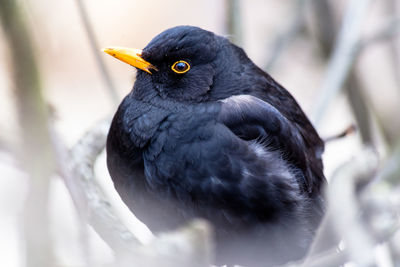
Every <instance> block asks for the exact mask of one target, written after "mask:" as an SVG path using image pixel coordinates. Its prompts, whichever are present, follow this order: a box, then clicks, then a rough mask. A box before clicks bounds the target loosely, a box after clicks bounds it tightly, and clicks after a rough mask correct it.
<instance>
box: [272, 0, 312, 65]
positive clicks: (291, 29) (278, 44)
mask: <svg viewBox="0 0 400 267" xmlns="http://www.w3.org/2000/svg"><path fill="white" fill-rule="evenodd" d="M317 2H318V1H317ZM307 3H308V0H297V1H296V2H295V4H294V6H293V13H294V14H293V15H292V16H290V20H289V23H288V26H287V28H286V29H285V31H283V32H282V33H281V34H279V35H278V36H277V37H276V39H275V41H274V43H273V45H272V49H271V54H270V57H269V59H268V60H267V64H266V65H265V68H264V69H265V70H267V71H271V69H272V68H273V67H274V66H275V64H276V62H277V61H278V58H279V57H280V56H281V54H282V52H283V51H284V49H285V48H286V47H287V46H288V45H289V44H290V42H292V41H293V39H294V38H295V37H296V35H297V34H298V33H299V32H300V30H301V28H302V27H303V26H304V21H303V20H304V12H305V8H306V4H307Z"/></svg>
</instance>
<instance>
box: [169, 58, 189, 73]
mask: <svg viewBox="0 0 400 267" xmlns="http://www.w3.org/2000/svg"><path fill="white" fill-rule="evenodd" d="M171 69H172V70H173V71H174V72H175V73H178V74H183V73H186V72H188V71H189V70H190V65H189V63H187V62H186V61H184V60H179V61H177V62H175V63H174V64H172V66H171Z"/></svg>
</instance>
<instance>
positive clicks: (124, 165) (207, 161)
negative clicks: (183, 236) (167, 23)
mask: <svg viewBox="0 0 400 267" xmlns="http://www.w3.org/2000/svg"><path fill="white" fill-rule="evenodd" d="M104 51H105V52H107V53H108V54H110V55H112V56H114V57H116V58H118V59H120V60H122V61H124V62H126V63H128V64H130V65H132V66H134V67H136V68H138V69H139V70H138V72H137V75H136V81H135V84H134V86H133V89H132V91H131V92H130V93H129V94H128V95H127V96H126V97H125V99H124V100H123V101H122V103H121V104H120V106H119V108H118V111H117V112H116V114H115V116H114V119H113V121H112V124H111V128H110V131H109V134H108V139H107V165H108V169H109V172H110V174H111V177H112V179H113V182H114V186H115V188H116V190H117V191H118V193H119V194H120V196H121V198H122V199H123V201H124V202H125V203H126V204H127V206H128V207H129V208H130V209H131V211H132V212H133V213H134V214H135V215H136V216H137V217H138V218H139V219H140V220H142V221H143V222H144V223H145V224H146V225H147V226H148V227H149V228H150V229H151V230H152V231H153V232H155V233H157V232H159V231H165V230H168V229H174V228H176V227H178V226H180V225H182V224H184V223H185V222H187V221H189V220H191V219H193V218H196V217H200V218H205V219H207V220H208V221H210V222H211V223H212V225H213V226H214V229H215V237H216V264H241V265H245V266H270V265H274V264H281V263H284V262H287V261H289V260H295V259H299V258H301V257H302V256H303V255H304V254H305V253H306V251H307V248H308V247H309V245H310V243H311V241H312V239H313V236H314V233H315V231H316V228H317V226H318V224H319V222H320V220H321V217H322V216H323V212H324V200H323V198H322V196H321V193H322V188H323V186H324V184H325V178H324V175H323V166H322V161H321V154H322V152H323V150H324V143H323V141H322V140H321V139H320V137H319V136H318V134H317V132H316V131H315V129H314V128H313V126H312V125H311V123H310V121H309V120H308V119H307V117H306V115H305V114H304V113H303V111H302V110H301V108H300V107H299V105H298V104H297V102H296V101H295V100H294V98H293V97H292V96H291V95H290V93H289V92H288V91H286V90H285V89H284V88H283V87H282V86H281V85H280V84H278V83H277V82H276V81H274V80H273V79H272V78H271V76H269V75H268V74H267V73H265V72H264V71H262V70H261V69H260V68H259V67H257V66H256V65H255V64H254V63H253V62H252V61H251V60H250V59H249V58H248V57H247V55H246V53H245V52H244V51H243V50H242V49H241V48H239V47H237V46H236V45H234V44H232V43H230V42H229V40H227V39H226V38H224V37H221V36H218V35H215V34H214V33H212V32H209V31H206V30H203V29H200V28H197V27H192V26H178V27H174V28H171V29H168V30H166V31H164V32H162V33H161V34H159V35H158V36H156V37H155V38H154V39H153V40H152V41H151V42H150V43H149V44H148V45H147V46H146V47H145V48H144V49H143V50H134V49H127V48H107V49H104Z"/></svg>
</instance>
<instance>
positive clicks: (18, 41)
mask: <svg viewBox="0 0 400 267" xmlns="http://www.w3.org/2000/svg"><path fill="white" fill-rule="evenodd" d="M0 19H1V22H2V24H3V26H4V30H5V33H6V37H7V41H8V45H9V48H10V54H11V57H10V58H11V61H12V63H13V74H14V84H15V96H16V105H17V108H18V120H19V125H20V132H21V144H20V145H21V146H20V150H19V152H20V155H19V156H20V162H21V165H22V166H23V168H24V169H25V171H26V172H27V174H28V175H29V178H30V181H29V192H28V195H27V198H26V203H25V204H26V205H25V210H24V213H25V214H24V223H23V225H24V236H25V241H26V243H25V250H26V266H35V267H36V266H53V264H52V261H53V255H52V250H51V241H50V237H49V232H48V231H49V222H48V210H47V206H48V190H49V180H50V177H51V175H52V173H53V171H54V162H53V150H52V147H51V145H50V143H49V139H50V138H49V136H50V134H49V130H48V110H47V108H46V105H45V103H44V100H43V98H42V94H41V84H40V75H39V69H38V66H37V64H36V60H35V56H34V49H33V46H32V41H31V37H30V34H29V31H28V28H27V25H26V23H25V20H24V16H23V14H22V13H21V11H20V9H19V6H18V1H14V0H1V1H0Z"/></svg>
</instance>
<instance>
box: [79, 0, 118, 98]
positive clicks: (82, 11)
mask: <svg viewBox="0 0 400 267" xmlns="http://www.w3.org/2000/svg"><path fill="white" fill-rule="evenodd" d="M76 4H77V5H78V9H79V15H80V17H81V19H82V23H83V26H84V28H85V30H86V35H87V37H88V40H89V44H90V47H91V49H92V52H93V56H94V57H95V59H96V63H97V66H98V67H99V70H100V76H101V77H102V78H103V81H104V86H105V88H106V89H107V90H108V93H109V94H110V97H111V100H112V101H113V104H114V105H118V103H119V97H118V95H117V91H116V90H115V86H114V84H113V82H112V79H111V75H110V73H109V72H108V70H107V68H106V65H105V64H104V61H103V59H102V57H101V56H100V55H99V51H100V50H99V46H98V44H97V43H98V42H97V39H96V35H95V33H94V31H93V27H92V25H91V24H90V19H89V15H88V12H87V11H86V8H85V5H84V3H83V1H82V0H76Z"/></svg>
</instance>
